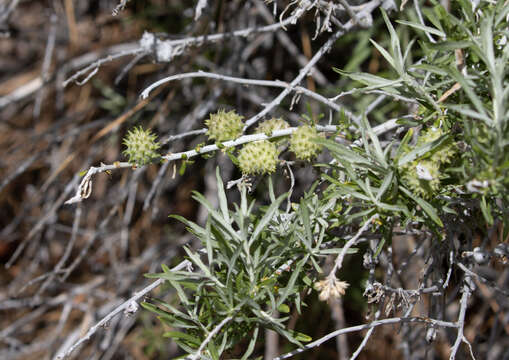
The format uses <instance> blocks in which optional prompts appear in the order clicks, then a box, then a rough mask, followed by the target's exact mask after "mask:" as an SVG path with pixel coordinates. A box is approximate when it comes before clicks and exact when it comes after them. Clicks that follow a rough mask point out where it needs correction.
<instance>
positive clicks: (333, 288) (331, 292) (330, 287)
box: [315, 276, 350, 301]
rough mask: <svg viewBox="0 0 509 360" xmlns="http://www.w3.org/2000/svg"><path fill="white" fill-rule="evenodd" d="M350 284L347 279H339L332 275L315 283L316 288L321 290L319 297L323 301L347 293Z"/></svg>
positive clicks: (337, 297)
mask: <svg viewBox="0 0 509 360" xmlns="http://www.w3.org/2000/svg"><path fill="white" fill-rule="evenodd" d="M349 286H350V285H349V284H348V283H347V282H346V281H339V280H338V279H336V278H335V277H331V276H329V277H327V278H326V279H324V280H321V281H318V282H316V283H315V289H316V290H317V291H320V295H319V296H318V298H319V299H320V300H321V301H327V300H329V299H339V298H340V297H341V296H343V295H345V291H346V289H347V288H348V287H349Z"/></svg>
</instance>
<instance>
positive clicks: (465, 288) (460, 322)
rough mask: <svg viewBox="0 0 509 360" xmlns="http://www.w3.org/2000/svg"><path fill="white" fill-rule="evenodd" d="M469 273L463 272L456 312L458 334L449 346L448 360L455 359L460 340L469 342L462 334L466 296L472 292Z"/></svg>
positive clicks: (466, 303)
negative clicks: (460, 293) (463, 276)
mask: <svg viewBox="0 0 509 360" xmlns="http://www.w3.org/2000/svg"><path fill="white" fill-rule="evenodd" d="M470 282H471V279H470V275H469V274H465V279H464V284H463V289H462V291H463V294H462V295H461V300H460V311H459V314H458V321H457V322H456V327H457V328H458V335H457V336H456V341H455V342H454V345H453V346H452V348H451V356H449V360H454V359H456V353H457V352H458V349H459V347H460V345H461V343H462V342H466V343H467V344H470V343H469V342H468V340H467V339H466V338H465V336H464V335H463V328H464V327H465V314H466V312H467V306H468V298H469V297H470V295H471V294H472V291H471V290H470Z"/></svg>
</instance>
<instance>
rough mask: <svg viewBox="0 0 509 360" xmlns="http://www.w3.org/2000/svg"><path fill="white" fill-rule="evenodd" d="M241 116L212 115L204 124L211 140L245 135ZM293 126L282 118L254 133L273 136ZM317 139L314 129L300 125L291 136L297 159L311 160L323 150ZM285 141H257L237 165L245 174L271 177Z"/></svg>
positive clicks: (222, 112) (243, 150)
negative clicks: (280, 147)
mask: <svg viewBox="0 0 509 360" xmlns="http://www.w3.org/2000/svg"><path fill="white" fill-rule="evenodd" d="M242 118H243V117H242V116H240V115H238V114H237V113H235V111H229V112H226V111H225V110H219V111H218V112H217V113H216V114H211V115H210V118H209V119H207V120H206V121H205V125H206V126H207V128H208V130H207V134H208V136H209V139H211V140H215V141H226V140H234V139H236V138H238V137H239V136H241V135H242V130H243V128H244V123H243V122H242ZM289 127H290V125H288V123H287V122H286V121H284V120H283V119H281V118H272V119H270V120H266V121H263V122H262V123H260V124H259V125H258V127H257V128H256V129H255V133H264V134H266V135H267V136H271V135H272V133H273V132H274V131H277V130H283V129H287V128H289ZM317 136H318V132H317V131H316V129H315V128H314V127H311V126H307V125H306V126H301V127H299V128H298V129H297V130H296V131H295V132H293V134H292V135H291V137H290V150H291V151H292V152H294V153H295V156H296V157H297V159H300V160H304V161H310V160H312V159H313V158H314V157H315V156H316V155H318V153H319V152H320V150H321V146H320V145H318V144H315V143H314V142H313V141H312V139H314V138H316V137H317ZM283 142H286V139H280V138H279V139H278V138H275V139H271V140H261V141H254V142H251V143H248V144H246V145H244V146H243V147H242V148H241V149H240V151H239V153H238V156H237V160H238V166H239V168H240V170H241V171H242V173H243V174H245V175H255V174H269V173H272V172H274V171H276V165H277V162H278V156H279V153H280V150H279V149H278V145H283Z"/></svg>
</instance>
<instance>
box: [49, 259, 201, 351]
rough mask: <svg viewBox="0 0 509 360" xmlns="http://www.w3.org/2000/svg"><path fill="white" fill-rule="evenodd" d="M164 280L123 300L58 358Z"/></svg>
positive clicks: (185, 261) (177, 269) (186, 264)
mask: <svg viewBox="0 0 509 360" xmlns="http://www.w3.org/2000/svg"><path fill="white" fill-rule="evenodd" d="M190 264H191V263H190V262H189V261H188V260H184V261H182V262H181V263H180V264H178V265H177V266H175V267H174V268H172V269H171V271H179V270H181V269H183V268H185V267H188V266H189V265H190ZM163 282H164V279H157V280H156V281H154V282H152V283H151V284H150V285H148V286H146V287H145V288H143V289H141V290H140V291H138V292H136V293H134V295H133V296H132V297H131V298H129V299H128V300H126V301H125V302H123V303H122V304H121V305H120V306H118V307H116V308H115V309H114V310H113V311H111V312H110V313H109V314H108V315H106V316H105V317H103V318H102V319H101V320H100V321H99V322H98V323H97V324H95V325H94V326H92V327H91V328H90V329H89V330H88V331H87V333H86V334H85V336H83V337H82V338H80V339H79V340H78V341H77V342H75V343H74V344H73V345H72V346H71V347H69V348H68V349H67V350H66V351H65V352H63V353H60V354H59V355H58V356H57V357H56V358H57V359H65V358H67V357H68V356H69V355H70V354H71V353H72V352H73V351H74V350H75V349H76V348H77V347H78V346H80V345H81V344H83V343H84V342H86V341H88V340H89V339H90V337H91V336H92V335H93V334H94V333H95V332H96V331H97V330H99V328H101V327H102V326H104V325H105V324H107V323H108V322H109V321H110V320H111V319H112V318H113V317H115V316H116V315H117V314H119V313H121V312H122V311H124V310H126V309H127V308H128V307H129V306H132V305H131V303H133V302H137V301H138V299H140V298H142V297H143V296H145V294H147V293H149V292H150V291H152V290H153V289H155V288H157V287H158V286H159V285H161V284H162V283H163Z"/></svg>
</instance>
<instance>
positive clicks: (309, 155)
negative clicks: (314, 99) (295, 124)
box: [290, 125, 322, 161]
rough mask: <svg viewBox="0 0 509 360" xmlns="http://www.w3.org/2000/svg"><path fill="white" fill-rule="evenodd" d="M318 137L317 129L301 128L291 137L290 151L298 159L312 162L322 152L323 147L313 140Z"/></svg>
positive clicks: (306, 126) (307, 126) (305, 126)
mask: <svg viewBox="0 0 509 360" xmlns="http://www.w3.org/2000/svg"><path fill="white" fill-rule="evenodd" d="M317 137H318V131H317V130H316V128H314V127H311V126H309V125H304V126H299V128H298V129H297V130H295V131H294V132H293V134H292V135H291V137H290V150H291V151H292V152H293V153H294V154H295V156H296V157H297V159H300V160H305V161H310V160H311V159H313V158H314V157H316V156H317V155H318V154H319V153H320V151H321V150H322V146H321V145H319V144H316V143H314V142H313V141H312V140H313V139H316V138H317Z"/></svg>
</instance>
